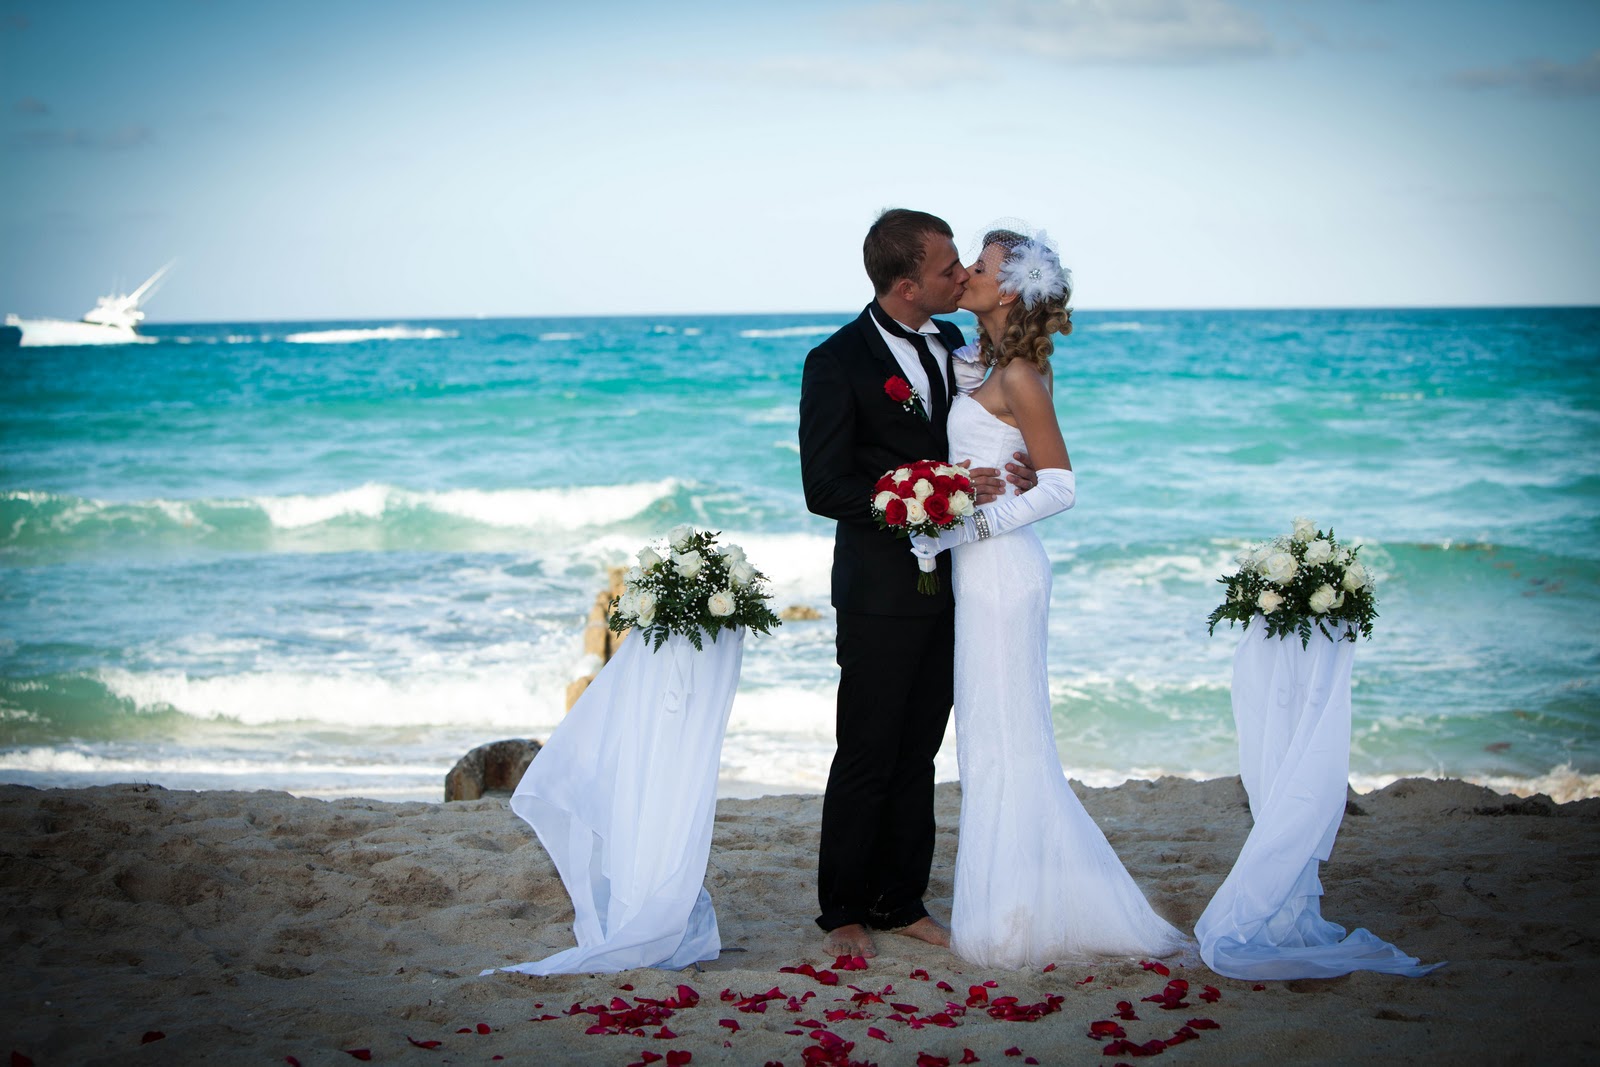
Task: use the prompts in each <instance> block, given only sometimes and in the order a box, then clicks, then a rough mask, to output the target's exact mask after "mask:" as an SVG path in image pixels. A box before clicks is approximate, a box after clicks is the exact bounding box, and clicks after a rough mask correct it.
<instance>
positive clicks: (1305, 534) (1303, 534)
mask: <svg viewBox="0 0 1600 1067" xmlns="http://www.w3.org/2000/svg"><path fill="white" fill-rule="evenodd" d="M1315 536H1317V524H1316V523H1314V522H1312V521H1311V520H1310V519H1308V518H1305V517H1304V516H1297V517H1296V518H1295V520H1294V539H1295V540H1296V541H1309V540H1311V539H1312V538H1313V537H1315Z"/></svg>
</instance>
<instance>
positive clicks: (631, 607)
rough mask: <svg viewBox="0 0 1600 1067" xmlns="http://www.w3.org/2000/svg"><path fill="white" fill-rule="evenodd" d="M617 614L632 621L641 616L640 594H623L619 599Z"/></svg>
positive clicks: (630, 592)
mask: <svg viewBox="0 0 1600 1067" xmlns="http://www.w3.org/2000/svg"><path fill="white" fill-rule="evenodd" d="M617 614H618V615H621V616H622V617H623V618H625V619H631V618H633V617H634V616H635V615H638V614H639V594H638V593H636V592H633V591H629V592H626V593H623V594H622V595H621V596H619V597H617Z"/></svg>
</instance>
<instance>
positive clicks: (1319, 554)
mask: <svg viewBox="0 0 1600 1067" xmlns="http://www.w3.org/2000/svg"><path fill="white" fill-rule="evenodd" d="M1332 558H1333V544H1332V542H1330V541H1328V540H1327V539H1326V538H1323V537H1319V538H1317V539H1316V540H1315V541H1313V542H1311V543H1310V544H1309V545H1307V546H1306V563H1308V564H1309V565H1311V566H1313V567H1315V566H1316V565H1317V564H1319V563H1326V562H1328V561H1329V560H1331V559H1332Z"/></svg>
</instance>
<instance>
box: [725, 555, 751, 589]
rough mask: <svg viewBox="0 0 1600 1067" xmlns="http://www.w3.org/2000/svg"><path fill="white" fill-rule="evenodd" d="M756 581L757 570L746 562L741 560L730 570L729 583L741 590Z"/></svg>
mask: <svg viewBox="0 0 1600 1067" xmlns="http://www.w3.org/2000/svg"><path fill="white" fill-rule="evenodd" d="M755 580H756V569H755V568H754V567H752V566H750V564H748V563H746V562H745V561H744V560H739V561H738V562H737V563H735V564H734V565H733V566H731V567H729V568H728V581H730V582H732V583H733V584H734V585H736V586H738V587H739V588H741V589H742V588H744V587H745V586H747V585H749V584H750V583H751V582H753V581H755Z"/></svg>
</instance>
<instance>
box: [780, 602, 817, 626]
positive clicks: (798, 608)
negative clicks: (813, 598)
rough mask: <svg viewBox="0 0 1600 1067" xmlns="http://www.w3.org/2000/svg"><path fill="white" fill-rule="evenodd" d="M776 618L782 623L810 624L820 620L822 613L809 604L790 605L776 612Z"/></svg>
mask: <svg viewBox="0 0 1600 1067" xmlns="http://www.w3.org/2000/svg"><path fill="white" fill-rule="evenodd" d="M778 618H780V619H782V620H783V621H784V622H810V621H812V620H813V619H820V618H822V612H820V611H818V610H817V609H816V608H814V607H812V606H811V605H810V604H790V605H789V606H788V607H786V608H784V609H783V610H782V611H780V612H778Z"/></svg>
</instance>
